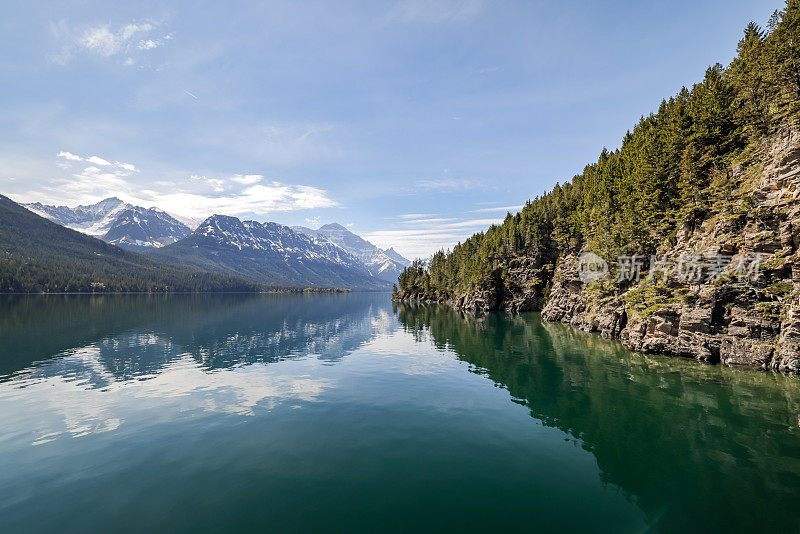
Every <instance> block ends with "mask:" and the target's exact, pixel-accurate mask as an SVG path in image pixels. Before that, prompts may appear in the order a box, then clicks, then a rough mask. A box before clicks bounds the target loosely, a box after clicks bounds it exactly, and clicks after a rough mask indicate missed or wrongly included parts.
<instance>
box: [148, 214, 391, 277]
mask: <svg viewBox="0 0 800 534" xmlns="http://www.w3.org/2000/svg"><path fill="white" fill-rule="evenodd" d="M152 255H153V256H155V257H159V258H162V259H169V260H172V261H178V262H180V263H186V264H189V265H194V266H197V267H202V268H205V269H209V270H213V271H216V272H221V273H226V274H235V275H237V276H240V277H243V278H246V279H249V280H253V281H257V282H263V283H271V284H282V285H309V286H320V287H348V288H359V289H386V288H387V287H388V284H387V283H386V282H385V281H384V280H381V279H376V278H374V277H372V276H371V275H370V273H369V271H368V270H367V269H366V268H365V267H364V265H363V264H362V262H361V261H360V260H359V259H358V258H356V257H354V256H353V255H352V254H349V253H348V252H347V251H346V250H344V249H343V248H341V247H338V246H336V245H335V244H333V243H331V242H330V241H328V240H326V239H322V238H319V237H316V236H309V235H306V234H304V233H302V232H297V231H295V230H293V229H292V228H290V227H288V226H283V225H281V224H277V223H273V222H268V223H264V224H261V223H258V222H255V221H241V220H239V219H238V218H236V217H230V216H225V215H214V216H212V217H209V218H208V219H206V220H205V221H204V222H203V223H202V224H200V226H199V227H198V228H197V229H196V230H195V231H194V232H193V233H192V234H191V235H189V236H188V237H187V238H185V239H183V240H181V241H179V242H177V243H174V244H172V245H169V246H166V247H164V248H162V249H158V250H157V251H154V252H153V253H152Z"/></svg>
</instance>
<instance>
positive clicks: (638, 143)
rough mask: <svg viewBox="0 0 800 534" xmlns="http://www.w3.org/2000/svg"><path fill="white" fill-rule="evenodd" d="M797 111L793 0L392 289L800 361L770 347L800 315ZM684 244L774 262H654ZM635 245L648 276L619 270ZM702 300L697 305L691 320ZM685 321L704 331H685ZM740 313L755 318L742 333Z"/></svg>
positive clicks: (666, 347) (685, 344)
mask: <svg viewBox="0 0 800 534" xmlns="http://www.w3.org/2000/svg"><path fill="white" fill-rule="evenodd" d="M799 114H800V0H788V1H787V3H786V7H785V9H784V10H783V11H776V12H775V13H774V14H773V15H772V17H771V18H770V20H769V24H768V26H767V28H766V29H762V28H760V27H759V26H758V25H756V24H755V23H752V22H751V23H750V24H748V25H747V26H746V28H745V30H744V35H743V37H742V38H741V40H740V42H739V43H738V48H737V54H736V57H735V58H734V60H733V61H732V62H731V63H730V64H729V65H727V66H723V65H720V64H716V65H713V66H711V67H709V68H708V69H707V70H706V72H705V75H704V76H703V79H702V80H701V81H700V82H698V83H696V84H694V85H693V86H692V87H691V88H683V89H682V90H681V91H680V92H679V93H678V94H677V95H674V96H672V97H670V98H669V99H667V100H663V101H662V102H661V104H660V105H659V106H658V111H657V112H655V113H652V114H650V115H648V116H644V117H642V118H641V119H640V121H639V122H638V124H636V125H635V126H634V127H633V129H632V130H631V131H629V132H628V133H627V134H626V135H625V137H624V138H623V139H622V143H621V145H620V147H619V148H618V149H615V150H606V149H603V150H602V151H601V153H600V156H599V158H598V160H597V161H596V162H594V163H591V164H589V165H587V166H586V167H585V168H584V170H583V172H582V173H581V174H579V175H577V176H574V177H573V178H572V179H571V180H570V181H567V182H565V183H563V184H557V185H556V186H555V187H554V188H553V189H552V190H551V191H550V192H548V193H546V194H543V195H542V196H540V197H537V198H535V199H533V200H530V201H528V202H527V203H526V205H525V206H524V208H523V209H522V211H520V212H519V213H517V214H514V215H512V214H509V215H508V216H507V217H506V219H505V221H504V222H503V223H502V224H501V225H496V226H492V227H491V228H489V229H488V230H487V231H486V232H482V233H479V234H476V235H474V236H472V237H471V238H469V239H467V240H466V241H464V242H463V243H460V244H458V245H457V246H456V247H455V248H454V249H453V250H452V251H440V252H438V253H436V254H435V255H434V256H433V258H432V260H431V261H430V263H429V264H428V265H424V264H423V263H422V262H419V261H418V262H415V263H414V265H412V266H411V267H409V268H408V269H406V270H405V271H404V272H403V273H402V274H401V275H400V277H399V280H398V287H397V288H396V294H395V298H396V299H398V300H403V299H415V300H431V301H443V302H449V303H451V304H453V305H456V306H462V307H470V308H475V309H509V310H526V309H527V310H530V309H542V308H544V312H545V313H544V316H545V318H548V319H551V320H560V321H565V322H571V323H573V324H575V325H577V326H581V327H582V328H585V329H587V330H599V331H603V332H604V333H606V334H608V335H612V336H620V337H622V338H623V339H625V338H626V336H627V337H628V338H630V339H631V342H630V344H629V345H630V346H631V347H632V348H635V349H637V350H658V351H666V352H670V351H672V352H675V353H676V354H682V355H691V356H695V357H699V358H703V359H709V360H717V359H722V360H723V361H725V358H726V357H729V358H730V359H731V360H737V359H747V358H746V357H745V356H744V355H745V354H750V355H751V356H749V360H748V361H743V362H742V363H755V364H757V365H762V366H773V367H775V366H784V367H785V366H787V365H788V366H789V367H792V366H794V367H797V368H798V369H800V360H798V359H797V358H798V355H797V354H794V353H792V354H791V355H789V354H788V353H786V354H784V355H783V356H781V358H782V359H781V360H780V363H777V362H778V360H777V359H776V358H777V356H776V355H777V354H778V353H780V352H781V351H783V350H784V349H785V347H786V346H787V343H788V342H786V341H785V340H783V339H782V338H781V340H780V341H777V340H778V338H779V337H780V336H782V335H783V334H785V333H787V332H790V331H793V330H792V329H793V328H794V320H795V319H794V313H795V312H794V307H793V304H792V302H794V296H795V295H796V293H798V292H797V291H796V289H797V286H796V285H793V269H794V270H797V271H798V274H797V280H794V282H800V262H798V261H796V260H797V248H798V244H799V243H800V234H798V232H797V230H798V229H800V212H798V206H797V191H798V187H800V183H798V180H797V178H798V177H797V169H798V165H800V162H799V161H798V153H800V152H798V151H800V140H798V135H797V133H798V128H797V120H798V115H799ZM793 219H796V220H793ZM586 251H591V252H593V253H595V254H597V255H599V256H600V257H601V258H603V259H604V260H606V261H607V262H608V265H609V266H610V271H611V273H610V274H611V275H610V276H608V277H606V278H604V279H602V280H600V281H595V282H593V283H587V284H584V283H583V282H582V281H581V280H579V279H578V277H577V275H576V273H577V267H576V263H577V257H578V255H579V254H580V253H583V252H586ZM687 253H693V254H700V253H702V254H706V253H709V254H710V253H713V254H723V255H725V257H726V258H730V257H731V256H732V257H734V258H736V257H739V256H741V257H743V255H745V254H765V255H766V256H765V260H766V261H765V263H763V264H762V265H761V270H760V271H759V272H757V273H756V274H757V275H759V276H756V277H754V278H757V281H756V282H753V283H748V284H745V283H738V282H737V283H733V282H732V281H730V280H728V279H725V278H724V277H723V279H719V280H715V281H714V282H715V284H714V285H713V286H712V284H711V283H710V282H709V283H708V284H706V285H702V284H699V283H696V284H690V283H686V282H685V281H683V282H681V281H680V280H677V279H676V278H675V277H670V276H666V275H665V276H661V277H655V276H653V277H648V276H647V272H648V270H649V269H651V268H652V267H653V265H651V263H652V258H654V257H659V256H660V255H666V254H671V255H673V256H677V255H678V254H687ZM634 255H638V256H636V258H638V259H637V260H636V261H637V262H639V263H637V265H640V268H641V270H642V273H644V274H643V278H644V281H642V282H641V283H640V280H638V279H635V278H634V277H627V276H619V274H620V273H619V267H618V265H620V263H619V258H620V257H623V256H624V257H629V258H630V257H632V256H634ZM737 255H738V256H737ZM795 266H798V267H799V268H798V269H795ZM615 275H616V276H615ZM726 280H727V281H726ZM700 281H701V282H703V283H705V282H708V281H707V280H705V279H703V280H700ZM739 282H741V281H739ZM737 302H738V303H739V304H738V305H739V306H741V308H737V307H736V306H737V304H736V303H737ZM737 310H740V311H741V313H740V312H739V311H737ZM756 312H757V313H756ZM737 313H739V315H737ZM687 314H688V315H687ZM692 314H694V315H696V316H697V317H699V319H697V317H695V319H697V321H695V320H694V319H693V320H692V321H688V320H687V317H689V316H690V315H691V316H692V317H694V315H692ZM742 314H744V315H748V318H747V319H746V320H745V319H743V318H742V317H743V315H742ZM750 315H752V316H750ZM659 321H660V322H659ZM662 323H664V324H665V326H664V325H662ZM689 324H694V325H695V326H694V327H693V328H695V329H696V330H697V331H683V330H682V328H689V326H687V325H689ZM741 324H745V325H748V326H747V328H745V327H742V328H744V330H746V331H747V333H746V334H742V336H739V335H738V333H736V334H734V333H735V332H738V330H736V328H739V326H737V325H741ZM604 325H605V326H604ZM660 325H661V326H660ZM662 326H663V328H662ZM798 326H800V323H798ZM659 328H662V330H663V331H664V332H666V333H667V334H666V336H667V337H666V340H663V339H660V338H658V333H659V332H660V331H661V330H659ZM748 328H749V330H748ZM698 332H701V333H702V335H704V336H706V337H705V338H702V339H701V338H699V337H697V336H696V335H695V334H697V335H700V334H698ZM654 336H655V337H654ZM725 336H728V337H731V336H732V338H731V339H728V337H725ZM737 336H738V337H737ZM656 338H658V339H659V341H658V342H657V343H656V342H653V343H651V344H648V343H649V341H648V340H652V339H656ZM673 338H674V339H673ZM734 338H735V339H734ZM633 340H635V342H634V341H633ZM726 340H727V341H726ZM742 340H746V341H742ZM792 343H794V342H792ZM798 346H800V345H798ZM731 347H733V348H731ZM792 350H794V349H792ZM726 351H727V352H726ZM726 355H727V356H726ZM787 358H788V359H787ZM789 360H791V362H790V361H789ZM787 362H788V363H787Z"/></svg>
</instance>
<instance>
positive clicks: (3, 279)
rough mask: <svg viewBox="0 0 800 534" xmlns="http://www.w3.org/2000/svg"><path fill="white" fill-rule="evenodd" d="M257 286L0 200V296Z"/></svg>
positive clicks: (5, 200)
mask: <svg viewBox="0 0 800 534" xmlns="http://www.w3.org/2000/svg"><path fill="white" fill-rule="evenodd" d="M262 287H263V286H261V285H260V284H255V283H252V282H246V281H244V280H242V279H236V278H233V277H230V276H223V275H220V274H216V273H211V272H208V271H202V270H199V269H193V268H188V267H183V266H180V265H174V264H170V263H165V262H162V261H157V260H154V259H152V258H147V257H145V256H141V255H139V254H135V253H133V252H128V251H126V250H123V249H121V248H119V247H116V246H114V245H111V244H108V243H105V242H103V241H101V240H99V239H96V238H94V237H91V236H88V235H86V234H83V233H81V232H77V231H74V230H71V229H69V228H66V227H64V226H61V225H59V224H55V223H53V222H52V221H50V220H48V219H46V218H43V217H41V216H40V215H38V214H36V213H34V212H32V211H30V210H28V209H25V208H24V207H22V206H20V205H19V204H17V203H15V202H13V201H12V200H11V199H9V198H7V197H5V196H3V195H0V293H52V292H96V291H101V292H102V291H106V292H107V291H132V292H166V291H186V292H196V291H259V290H261V289H262Z"/></svg>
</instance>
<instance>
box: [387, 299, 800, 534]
mask: <svg viewBox="0 0 800 534" xmlns="http://www.w3.org/2000/svg"><path fill="white" fill-rule="evenodd" d="M397 312H398V317H399V319H400V322H401V323H402V324H403V326H404V328H405V329H406V330H407V331H409V332H411V333H412V334H414V335H415V336H418V337H419V338H424V337H425V336H426V335H428V334H429V335H430V337H431V338H432V339H433V342H434V343H435V344H436V346H438V347H440V348H446V349H451V350H453V351H454V352H455V353H456V354H457V355H458V358H459V359H461V360H463V361H465V362H468V363H469V364H471V365H472V367H473V371H474V372H476V373H479V374H483V375H485V376H487V377H488V378H490V379H491V380H493V381H495V382H496V383H497V384H499V385H501V386H502V387H505V388H507V389H508V391H509V393H510V395H511V396H512V399H514V400H515V401H516V402H519V403H523V404H525V405H526V406H527V407H528V408H529V410H530V414H531V416H532V417H534V418H536V419H538V420H540V421H542V422H543V423H544V424H546V425H548V426H552V427H556V428H559V429H561V430H563V431H564V432H567V433H568V434H570V435H571V436H573V437H574V438H575V439H577V440H578V441H579V443H580V444H581V446H582V447H583V448H585V449H586V450H588V451H590V452H591V453H592V454H593V455H594V456H595V458H596V459H597V463H598V466H599V467H600V469H601V471H602V473H603V475H602V476H603V477H604V479H605V480H606V481H607V482H609V483H612V484H615V485H617V486H619V487H620V488H623V490H624V491H626V492H627V494H628V495H629V498H630V499H631V500H633V501H634V502H635V503H636V504H637V505H638V506H639V507H640V508H641V509H642V510H643V511H644V512H645V513H646V514H647V517H648V521H649V522H650V524H652V525H654V526H655V527H657V528H658V529H663V530H668V531H683V529H688V528H691V527H692V526H693V525H694V526H696V525H697V524H698V520H699V519H698V518H702V520H703V522H704V523H705V524H710V525H714V526H715V529H719V530H723V529H732V530H734V531H741V530H762V531H763V530H764V529H767V528H775V529H779V530H781V531H788V530H794V529H796V528H797V527H798V517H797V514H795V513H794V512H788V513H787V511H788V510H795V509H796V505H797V502H798V498H800V428H799V425H800V380H798V379H797V377H786V376H780V375H773V374H769V373H763V372H755V371H750V370H736V369H730V368H723V367H720V366H708V365H702V364H698V363H696V362H693V361H684V360H678V359H674V358H666V357H652V356H642V355H635V354H631V353H630V352H628V351H627V350H625V349H624V347H622V346H621V345H620V344H619V343H616V342H613V341H609V340H606V339H603V338H601V337H599V336H597V335H588V334H585V333H582V332H579V331H576V330H574V329H571V328H569V327H567V326H564V325H560V324H550V323H542V322H541V321H540V320H539V318H538V315H535V314H523V315H517V316H508V315H501V314H487V315H473V314H468V313H461V312H457V311H454V310H452V309H449V308H446V307H440V306H424V305H423V306H407V305H404V306H400V307H399V309H398V310H397Z"/></svg>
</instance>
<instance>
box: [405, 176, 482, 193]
mask: <svg viewBox="0 0 800 534" xmlns="http://www.w3.org/2000/svg"><path fill="white" fill-rule="evenodd" d="M484 185H485V184H484V183H483V182H481V181H479V180H468V179H463V178H449V177H447V178H439V179H436V180H422V181H420V182H417V183H416V184H414V186H415V189H423V190H427V191H460V190H465V189H480V188H483V187H484Z"/></svg>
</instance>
